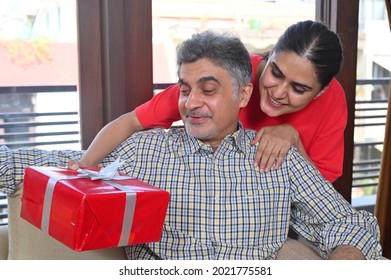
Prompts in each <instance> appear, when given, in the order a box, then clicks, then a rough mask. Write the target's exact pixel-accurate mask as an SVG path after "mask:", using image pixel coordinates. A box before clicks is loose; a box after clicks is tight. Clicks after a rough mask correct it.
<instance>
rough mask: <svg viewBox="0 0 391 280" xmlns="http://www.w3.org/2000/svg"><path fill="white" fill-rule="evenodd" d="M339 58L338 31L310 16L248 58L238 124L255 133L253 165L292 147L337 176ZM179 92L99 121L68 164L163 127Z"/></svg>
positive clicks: (267, 163)
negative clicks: (249, 90) (248, 90)
mask: <svg viewBox="0 0 391 280" xmlns="http://www.w3.org/2000/svg"><path fill="white" fill-rule="evenodd" d="M342 61H343V50H342V45H341V42H340V39H339V37H338V35H337V34H336V33H334V32H333V31H331V30H329V29H328V28H327V27H326V26H325V25H323V24H322V23H320V22H314V21H303V22H298V23H296V24H294V25H292V26H290V27H289V28H288V29H287V30H286V31H285V32H284V34H283V35H282V36H281V37H280V39H279V40H278V42H277V44H276V45H275V47H274V48H273V50H272V51H271V53H270V54H268V55H266V56H259V55H252V56H251V62H252V65H253V77H252V83H253V84H254V90H253V94H252V97H251V100H250V102H249V104H248V105H247V107H246V108H243V109H242V111H241V113H240V121H241V122H242V123H243V126H244V127H245V128H250V129H255V130H257V131H258V133H257V136H256V138H254V140H253V144H256V143H257V142H259V147H258V150H257V156H256V158H255V159H254V165H255V166H257V167H258V168H259V170H260V171H261V172H267V171H269V170H270V169H271V168H272V167H273V166H274V168H278V167H279V166H280V164H281V163H282V161H283V160H284V157H285V155H286V153H287V151H288V149H289V148H290V147H291V146H292V145H294V146H295V147H296V148H297V149H298V151H299V152H300V153H301V154H302V155H303V156H305V157H306V158H307V159H309V160H311V161H312V162H313V163H314V164H315V165H316V166H317V167H318V169H319V171H320V172H321V173H322V174H323V175H324V177H325V178H326V179H328V180H329V181H331V182H334V181H335V180H336V179H337V178H338V177H339V176H340V175H341V174H342V164H343V149H344V130H345V126H346V121H347V106H346V99H345V94H344V90H343V88H342V87H341V85H340V84H339V83H338V81H337V80H336V79H335V76H336V75H337V74H338V72H339V70H340V68H341V65H342ZM179 92H180V88H179V86H178V85H174V86H171V87H169V88H167V89H166V90H164V91H163V92H161V93H159V94H158V95H156V96H154V97H153V98H152V99H151V100H150V101H148V102H147V103H145V104H143V105H141V106H139V107H138V108H136V109H135V110H134V111H132V112H130V113H127V114H124V115H122V116H120V117H119V118H118V119H116V120H114V121H112V122H111V123H109V124H108V125H106V126H105V127H104V128H103V129H102V130H101V131H100V132H99V133H98V135H97V136H96V137H95V139H94V141H93V142H92V143H91V145H90V147H89V148H88V149H87V151H86V153H85V155H84V156H83V157H82V159H81V160H80V161H79V162H74V161H71V162H69V166H70V167H71V168H78V166H79V165H80V166H91V165H97V164H98V163H99V162H100V161H101V160H102V159H103V158H104V157H105V156H106V155H107V154H109V153H110V152H111V151H112V150H113V149H114V148H115V147H117V146H118V145H119V144H120V143H121V142H122V141H123V140H125V139H126V138H127V137H129V136H130V135H131V134H133V133H134V132H136V131H140V130H143V129H145V128H152V127H156V126H163V127H166V128H167V127H170V126H171V124H172V123H173V122H174V121H178V120H180V115H179V112H178V106H177V103H178V96H179Z"/></svg>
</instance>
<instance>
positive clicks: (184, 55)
mask: <svg viewBox="0 0 391 280" xmlns="http://www.w3.org/2000/svg"><path fill="white" fill-rule="evenodd" d="M202 58H206V59H208V60H210V61H211V62H213V63H214V64H216V65H217V66H219V67H222V68H223V69H225V70H226V71H228V73H229V75H230V77H231V78H232V86H233V88H234V94H235V96H236V95H237V92H238V90H239V88H240V87H241V86H243V85H245V84H248V83H250V82H251V75H252V66H251V60H250V54H249V53H248V51H247V49H246V47H245V46H244V44H243V43H242V41H241V40H240V38H239V37H237V36H235V35H233V34H230V33H217V32H214V31H211V30H207V31H204V32H201V33H197V34H194V35H193V36H192V37H191V38H190V39H187V40H185V41H184V42H183V43H182V44H180V45H179V46H178V48H177V66H178V71H179V69H180V67H181V65H182V64H184V63H192V62H196V61H197V60H199V59H202Z"/></svg>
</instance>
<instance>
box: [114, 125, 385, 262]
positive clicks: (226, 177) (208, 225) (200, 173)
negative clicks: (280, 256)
mask: <svg viewBox="0 0 391 280" xmlns="http://www.w3.org/2000/svg"><path fill="white" fill-rule="evenodd" d="M254 136H255V132H254V131H245V130H242V129H239V130H238V131H237V132H236V133H234V134H232V135H229V136H227V137H226V138H225V139H224V140H223V142H222V143H221V144H220V146H219V147H218V148H217V150H216V151H213V150H212V148H211V147H210V146H209V145H206V144H204V143H202V142H201V141H199V140H197V139H195V138H193V137H191V136H189V135H188V134H187V133H186V132H185V130H184V129H181V128H173V129H170V130H169V131H165V130H164V129H154V130H151V131H147V132H141V133H136V134H135V135H134V136H133V137H130V138H129V139H128V140H127V144H126V145H122V146H121V148H119V149H117V150H116V151H114V152H113V153H114V155H113V157H118V156H119V157H121V159H122V160H123V161H124V170H125V172H126V173H127V174H128V175H130V176H133V177H135V178H138V179H140V180H143V181H146V182H148V183H150V184H152V185H154V186H157V187H159V188H161V189H164V190H167V191H168V192H170V203H169V208H168V212H167V216H166V220H165V224H164V230H163V233H162V236H161V240H160V242H156V243H150V244H143V245H136V246H129V247H127V248H126V251H127V254H128V257H129V258H130V259H275V258H276V256H277V252H278V250H279V249H280V248H281V246H282V245H283V244H284V242H285V241H286V238H287V234H288V230H289V226H292V228H293V229H294V230H295V231H296V232H298V233H299V234H300V235H302V236H303V237H305V238H306V239H308V240H309V241H310V242H312V243H313V244H315V245H316V246H317V247H318V249H319V253H320V254H321V255H322V256H323V257H326V256H327V255H328V253H330V252H331V251H332V250H333V249H334V248H335V247H336V246H338V245H341V244H350V245H352V246H355V247H357V248H359V249H360V250H362V252H363V253H364V255H365V256H366V257H367V258H369V259H377V258H379V257H380V253H381V247H380V245H379V229H378V224H377V220H376V219H375V218H374V216H373V215H372V214H370V213H368V212H365V211H356V210H355V209H354V208H352V207H351V205H350V204H349V203H348V202H347V201H346V200H344V199H343V198H342V196H341V195H340V194H339V193H338V192H336V191H335V189H334V188H333V186H332V185H331V184H330V183H329V182H328V181H327V180H325V179H324V177H323V176H322V175H321V174H320V173H319V171H318V170H317V169H316V168H315V167H314V166H313V165H312V164H310V163H309V162H308V161H307V160H305V159H304V158H303V157H302V156H301V155H300V154H299V153H298V152H297V151H296V149H295V148H292V149H291V150H290V152H289V154H288V156H287V158H286V160H285V161H284V163H283V164H282V166H281V167H280V168H279V169H278V170H272V171H270V172H268V173H260V172H258V171H257V170H256V169H255V168H254V167H253V164H252V160H253V158H254V155H255V152H256V146H254V145H250V141H251V139H253V137H254Z"/></svg>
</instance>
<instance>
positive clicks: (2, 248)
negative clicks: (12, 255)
mask: <svg viewBox="0 0 391 280" xmlns="http://www.w3.org/2000/svg"><path fill="white" fill-rule="evenodd" d="M7 258H8V226H0V260H6V259H7Z"/></svg>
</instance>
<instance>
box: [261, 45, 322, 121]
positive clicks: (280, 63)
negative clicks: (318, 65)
mask: <svg viewBox="0 0 391 280" xmlns="http://www.w3.org/2000/svg"><path fill="white" fill-rule="evenodd" d="M324 90H325V89H323V90H322V91H321V85H320V83H319V82H318V79H317V77H316V73H315V68H314V67H313V65H312V63H311V62H310V61H309V60H307V59H306V58H303V57H300V56H298V55H296V54H295V53H293V52H281V53H278V54H274V53H271V56H270V58H269V60H268V62H267V64H266V66H265V69H264V71H263V72H262V74H261V76H260V78H259V93H260V95H261V103H260V106H261V110H262V111H263V112H264V113H265V114H267V115H268V116H270V117H278V116H281V115H284V114H288V113H293V112H297V111H299V110H301V109H303V108H304V107H305V106H307V105H308V103H310V102H311V101H312V100H313V99H314V98H317V97H319V96H320V95H321V94H322V93H323V91H324Z"/></svg>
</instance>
